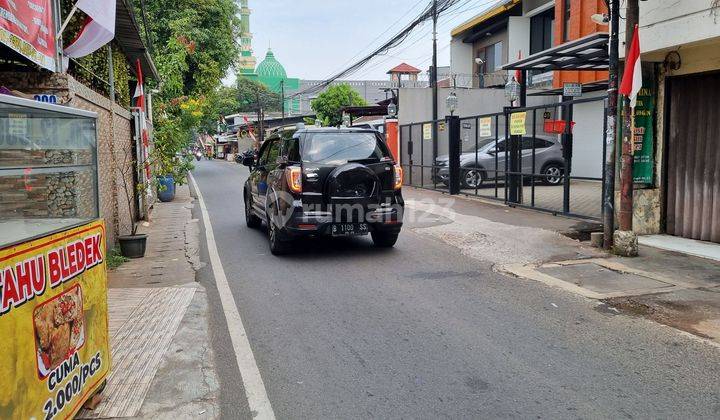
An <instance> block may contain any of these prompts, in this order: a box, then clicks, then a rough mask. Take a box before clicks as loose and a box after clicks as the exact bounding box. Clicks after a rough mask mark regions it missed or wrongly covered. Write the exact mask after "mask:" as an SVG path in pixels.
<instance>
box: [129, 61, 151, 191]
mask: <svg viewBox="0 0 720 420" xmlns="http://www.w3.org/2000/svg"><path fill="white" fill-rule="evenodd" d="M135 69H136V71H137V86H136V87H135V94H134V95H133V98H135V106H136V107H138V108H140V134H141V136H142V147H141V154H142V156H141V158H142V161H143V166H144V167H145V176H146V179H148V180H149V179H150V177H151V175H152V174H151V173H150V161H149V153H148V147H149V146H150V139H149V135H148V128H147V123H146V122H145V113H146V110H145V88H144V87H143V85H144V84H145V81H144V80H143V73H142V65H140V60H139V59H137V60H135Z"/></svg>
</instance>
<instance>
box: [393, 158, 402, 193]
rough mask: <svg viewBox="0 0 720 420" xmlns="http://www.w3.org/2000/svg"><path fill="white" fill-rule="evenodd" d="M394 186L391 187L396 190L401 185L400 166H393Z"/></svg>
mask: <svg viewBox="0 0 720 420" xmlns="http://www.w3.org/2000/svg"><path fill="white" fill-rule="evenodd" d="M394 168H395V184H394V185H393V186H394V188H395V189H396V190H399V189H400V188H402V183H403V168H402V166H400V164H397V163H396V164H395V166H394Z"/></svg>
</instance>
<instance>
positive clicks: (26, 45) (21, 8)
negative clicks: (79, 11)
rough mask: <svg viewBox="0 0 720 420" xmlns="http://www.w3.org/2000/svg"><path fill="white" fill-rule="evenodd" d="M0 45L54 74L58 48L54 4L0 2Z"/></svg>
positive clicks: (15, 0)
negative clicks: (53, 11) (54, 22)
mask: <svg viewBox="0 0 720 420" xmlns="http://www.w3.org/2000/svg"><path fill="white" fill-rule="evenodd" d="M0 43H3V44H5V45H7V46H8V47H9V48H10V49H12V50H14V51H17V52H18V53H19V54H21V55H22V56H24V57H25V58H27V59H28V60H30V61H32V62H33V63H35V64H37V65H39V66H41V67H44V68H46V69H48V70H51V71H56V70H57V67H56V57H57V46H56V45H55V25H54V24H53V13H52V1H51V0H32V1H30V0H27V1H19V0H0Z"/></svg>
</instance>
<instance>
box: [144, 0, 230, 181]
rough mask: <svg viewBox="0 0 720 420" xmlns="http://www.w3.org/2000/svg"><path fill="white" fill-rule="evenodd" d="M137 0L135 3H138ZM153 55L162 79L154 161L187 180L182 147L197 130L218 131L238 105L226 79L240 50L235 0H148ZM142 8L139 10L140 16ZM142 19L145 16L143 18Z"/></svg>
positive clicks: (188, 163)
mask: <svg viewBox="0 0 720 420" xmlns="http://www.w3.org/2000/svg"><path fill="white" fill-rule="evenodd" d="M137 4H138V2H136V5H137ZM145 4H146V7H147V9H146V11H147V15H146V17H147V25H148V27H147V30H148V32H149V33H150V41H151V42H152V45H153V47H154V53H153V59H154V61H155V64H156V66H157V68H158V72H159V73H160V76H161V78H162V81H163V85H162V89H161V91H160V94H159V95H158V96H156V102H155V107H154V110H153V111H154V120H155V133H154V149H153V151H152V155H151V160H152V163H153V165H154V167H155V168H156V172H158V173H159V174H161V175H173V177H174V178H175V181H176V182H178V183H180V184H182V183H185V182H187V173H188V171H189V170H190V169H192V163H191V159H189V158H188V157H187V156H184V155H183V151H184V150H185V149H186V148H187V147H188V146H190V145H191V144H192V140H193V135H194V133H196V132H197V131H198V130H199V131H204V132H209V131H214V130H215V124H216V122H217V121H218V118H219V116H220V115H225V114H226V113H233V112H236V111H232V112H228V111H230V110H232V109H233V108H236V102H237V100H236V99H234V98H233V96H235V94H234V92H233V91H232V88H229V89H230V90H228V89H224V88H222V87H221V80H222V78H223V77H224V76H225V74H226V73H227V71H228V69H229V68H230V67H231V66H232V65H233V63H234V62H235V59H236V58H237V56H238V54H239V47H238V44H237V43H236V42H235V40H236V39H237V38H238V37H239V32H238V28H239V27H240V22H239V19H238V18H237V13H238V6H237V4H236V2H235V1H234V0H153V1H149V2H145ZM141 13H142V11H141V10H140V9H137V13H136V14H137V15H138V16H141ZM140 21H142V20H140Z"/></svg>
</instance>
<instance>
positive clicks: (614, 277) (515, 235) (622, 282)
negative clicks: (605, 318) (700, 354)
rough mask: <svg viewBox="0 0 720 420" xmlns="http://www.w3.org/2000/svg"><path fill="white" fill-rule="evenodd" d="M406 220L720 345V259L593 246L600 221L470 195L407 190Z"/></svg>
mask: <svg viewBox="0 0 720 420" xmlns="http://www.w3.org/2000/svg"><path fill="white" fill-rule="evenodd" d="M403 194H404V196H405V199H406V207H407V211H406V215H405V216H406V218H407V217H413V218H416V220H417V218H422V217H428V216H427V215H433V216H432V217H440V218H443V219H445V220H446V221H450V223H441V224H431V225H430V226H427V227H421V228H416V229H415V231H416V232H418V233H421V234H425V235H428V236H431V237H434V238H435V239H438V240H440V241H443V242H445V243H447V244H450V245H452V246H455V247H456V248H458V249H459V252H461V253H463V254H464V255H467V256H470V257H472V258H475V259H477V260H479V261H482V262H484V263H487V264H491V265H492V266H493V268H494V269H495V270H496V271H498V272H501V273H504V274H507V275H510V276H513V277H516V278H518V279H523V280H532V281H538V282H542V283H544V284H546V285H548V286H551V287H555V288H560V289H563V290H565V291H567V292H570V293H574V294H577V295H580V296H583V297H585V298H587V299H590V300H591V301H592V302H594V304H595V305H597V306H598V310H602V311H606V312H607V313H609V314H612V315H617V314H627V315H631V316H637V317H645V318H648V319H652V320H653V321H656V322H659V323H662V324H665V325H668V326H672V327H674V328H678V329H680V330H683V331H685V332H688V333H691V334H694V335H695V336H697V337H702V338H704V339H708V340H712V341H713V342H714V343H720V263H718V262H717V261H712V260H708V259H705V258H699V257H695V256H691V255H687V254H680V253H677V252H672V251H667V250H661V249H657V248H652V247H649V246H643V245H641V246H640V257H637V258H622V257H617V256H615V255H612V254H609V253H606V252H605V251H603V250H599V249H597V248H593V247H591V246H590V244H589V242H585V241H581V240H578V239H577V238H584V237H586V235H584V232H586V231H587V230H592V229H596V228H597V225H595V224H594V223H588V222H583V221H581V220H578V219H571V218H566V217H561V216H552V215H550V214H547V213H542V212H538V211H532V210H526V209H518V208H510V207H507V206H505V205H501V204H495V203H489V202H486V201H483V200H478V199H475V198H466V197H464V196H448V195H446V194H441V193H437V192H433V191H427V190H420V189H414V188H406V189H404V190H403Z"/></svg>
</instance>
